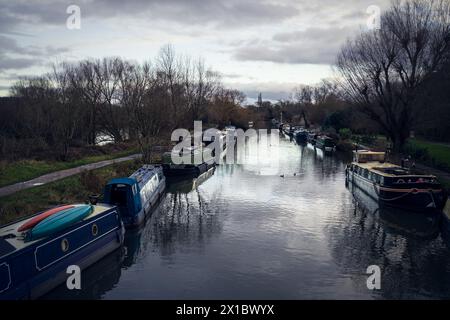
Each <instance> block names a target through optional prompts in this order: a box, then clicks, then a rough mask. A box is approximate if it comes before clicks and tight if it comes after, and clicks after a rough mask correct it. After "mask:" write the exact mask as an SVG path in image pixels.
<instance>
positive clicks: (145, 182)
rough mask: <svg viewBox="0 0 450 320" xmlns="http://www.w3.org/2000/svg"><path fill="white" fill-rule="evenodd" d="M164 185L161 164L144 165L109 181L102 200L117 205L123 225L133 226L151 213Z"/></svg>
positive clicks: (140, 222) (164, 180)
mask: <svg viewBox="0 0 450 320" xmlns="http://www.w3.org/2000/svg"><path fill="white" fill-rule="evenodd" d="M165 187H166V179H165V176H164V174H163V169H162V166H159V165H145V166H143V167H141V168H140V169H139V170H137V171H136V172H135V173H133V174H132V175H131V176H130V177H128V178H116V179H112V180H111V181H109V182H108V184H107V185H106V187H105V191H104V201H105V203H108V204H110V205H114V206H117V207H118V209H119V212H120V215H121V218H122V220H123V223H124V225H125V227H127V228H129V227H135V226H138V225H140V224H142V222H144V220H145V218H146V217H147V216H148V215H149V214H150V213H151V211H152V209H153V207H154V206H155V205H156V203H157V202H158V200H159V198H160V197H161V195H162V194H163V192H164V190H165Z"/></svg>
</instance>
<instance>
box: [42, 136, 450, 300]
mask: <svg viewBox="0 0 450 320" xmlns="http://www.w3.org/2000/svg"><path fill="white" fill-rule="evenodd" d="M255 150H256V151H255ZM244 152H245V155H246V157H248V159H251V160H252V161H249V163H245V164H236V165H219V166H217V168H216V170H215V172H213V173H210V174H209V175H205V176H202V177H201V178H200V179H197V180H193V179H191V180H186V181H176V182H172V183H171V184H170V186H169V187H168V190H167V193H166V195H165V197H164V198H163V199H162V201H161V203H160V205H159V207H158V208H157V209H156V211H155V212H154V213H153V215H152V217H151V218H150V219H149V220H148V221H147V223H146V224H145V226H144V227H143V228H141V229H140V230H135V231H132V232H128V233H127V235H126V239H125V245H124V248H123V250H119V251H116V252H115V253H113V254H111V255H109V256H107V257H105V258H104V259H103V260H101V261H100V262H98V263H97V264H95V265H94V266H92V267H90V268H89V269H87V270H85V271H83V272H82V289H81V290H80V291H69V290H67V289H66V287H65V286H61V287H59V288H58V289H56V290H55V291H53V292H52V293H50V294H49V295H47V296H46V297H44V298H52V299H55V298H56V299H58V298H60V299H72V298H76V299H77V298H83V299H414V298H450V290H449V289H450V255H449V253H450V250H449V248H448V246H447V244H446V241H444V240H443V239H444V238H445V237H443V236H442V235H441V234H440V231H439V224H438V221H437V218H436V217H435V216H429V215H423V214H419V215H417V214H416V215H413V214H410V215H408V214H405V213H401V212H386V211H381V210H379V209H378V208H377V205H376V204H375V203H373V201H371V200H370V199H368V198H367V197H365V196H364V195H363V194H360V193H359V192H358V191H357V190H353V188H352V187H351V186H350V187H349V188H346V185H345V175H344V170H345V165H346V162H347V161H348V159H343V158H342V157H341V156H339V155H337V154H336V155H333V156H325V155H323V153H322V152H321V151H320V150H315V149H314V148H313V147H311V146H298V145H296V144H295V143H293V142H290V141H288V140H286V139H284V138H282V139H280V144H279V145H270V144H265V143H260V144H259V145H258V146H257V148H253V149H252V148H250V150H245V151H244ZM274 154H276V155H277V161H276V163H275V164H274V161H271V162H268V161H266V159H268V158H271V157H272V158H271V159H273V155H274ZM370 265H377V266H379V267H380V269H381V289H380V290H369V289H368V288H367V285H366V281H367V277H368V274H366V270H367V267H368V266H370Z"/></svg>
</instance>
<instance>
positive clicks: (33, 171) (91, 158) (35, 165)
mask: <svg viewBox="0 0 450 320" xmlns="http://www.w3.org/2000/svg"><path fill="white" fill-rule="evenodd" d="M96 153H98V154H95V155H88V156H82V157H80V158H78V159H73V160H70V161H64V162H63V161H49V160H19V161H15V162H6V161H4V162H0V187H4V186H7V185H10V184H14V183H17V182H22V181H27V180H30V179H33V178H37V177H39V176H42V175H44V174H47V173H51V172H55V171H60V170H65V169H70V168H75V167H79V166H82V165H85V164H89V163H95V162H100V161H104V160H111V159H116V158H121V157H126V156H129V155H132V154H135V153H138V149H137V148H136V147H134V146H120V147H119V148H113V147H112V146H109V147H106V146H105V147H102V148H97V149H96Z"/></svg>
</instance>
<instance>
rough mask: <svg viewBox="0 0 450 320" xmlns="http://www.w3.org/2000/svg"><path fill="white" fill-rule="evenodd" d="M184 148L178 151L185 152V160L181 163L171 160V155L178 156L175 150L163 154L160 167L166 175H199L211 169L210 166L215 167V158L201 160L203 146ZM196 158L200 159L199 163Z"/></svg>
mask: <svg viewBox="0 0 450 320" xmlns="http://www.w3.org/2000/svg"><path fill="white" fill-rule="evenodd" d="M186 149H187V150H184V151H183V150H182V151H180V152H184V153H185V154H187V157H186V161H183V162H182V163H174V162H173V160H172V159H173V156H179V154H178V153H176V152H177V151H175V150H172V151H171V152H166V153H164V154H163V159H162V167H163V170H164V175H165V176H167V177H174V176H199V175H201V174H202V173H204V172H206V171H208V170H209V169H211V168H212V167H215V165H216V161H215V158H212V159H208V160H207V161H204V160H203V156H202V150H203V148H199V147H196V146H191V147H188V148H186ZM196 158H200V159H202V160H201V163H196V161H195V159H196Z"/></svg>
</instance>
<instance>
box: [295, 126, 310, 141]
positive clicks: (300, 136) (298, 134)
mask: <svg viewBox="0 0 450 320" xmlns="http://www.w3.org/2000/svg"><path fill="white" fill-rule="evenodd" d="M294 139H295V141H297V143H300V144H304V143H306V142H307V141H308V131H306V130H305V129H303V128H302V129H299V130H295V131H294Z"/></svg>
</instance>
